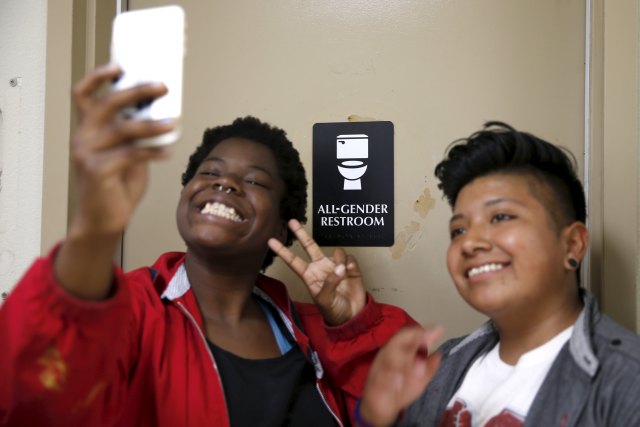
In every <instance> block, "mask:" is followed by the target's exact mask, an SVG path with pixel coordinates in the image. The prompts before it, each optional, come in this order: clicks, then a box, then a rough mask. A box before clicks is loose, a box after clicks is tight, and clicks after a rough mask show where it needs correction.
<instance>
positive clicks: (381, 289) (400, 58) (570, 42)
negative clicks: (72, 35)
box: [43, 0, 639, 336]
mask: <svg viewBox="0 0 640 427" xmlns="http://www.w3.org/2000/svg"><path fill="white" fill-rule="evenodd" d="M87 3H88V4H89V3H91V2H87ZM130 3H131V4H132V7H133V8H137V7H144V6H147V5H151V4H152V3H153V4H159V3H160V2H150V1H141V0H131V1H130ZM181 3H182V4H183V5H184V6H185V9H186V10H187V14H188V19H189V22H188V25H189V27H188V28H189V30H188V31H189V39H188V40H189V41H188V55H189V56H188V58H187V63H186V81H185V99H186V105H185V125H186V126H185V127H186V132H185V137H184V139H183V140H182V141H181V142H180V143H179V144H178V145H176V146H175V147H174V151H175V153H174V156H173V158H172V159H171V160H170V161H168V162H166V163H164V164H162V165H157V166H155V167H154V169H153V172H152V185H151V188H150V191H149V194H148V197H147V198H146V199H145V201H144V203H143V205H142V206H141V208H140V209H139V212H138V213H137V216H136V218H135V220H134V223H133V224H132V226H131V227H130V229H129V230H128V232H127V235H126V241H125V243H126V244H125V267H133V266H137V265H140V264H142V263H148V262H151V261H152V260H153V258H155V256H156V255H157V254H158V253H159V252H160V251H162V250H169V249H181V248H182V243H181V242H180V240H179V237H178V236H177V233H176V232H175V226H174V218H173V217H174V205H175V202H176V200H177V193H178V191H179V184H178V180H179V174H180V172H181V171H182V169H183V167H184V165H185V163H186V156H187V154H188V153H189V152H190V151H191V149H192V148H193V147H194V146H195V144H196V143H197V142H198V141H199V139H200V135H201V132H202V130H203V129H204V128H205V127H207V126H212V125H216V124H221V123H227V122H229V121H230V120H231V119H233V118H234V117H236V116H239V115H244V114H255V115H257V116H259V117H261V118H263V119H265V120H268V121H271V122H273V123H274V124H277V125H279V126H282V127H284V128H285V129H287V130H288V132H289V135H290V137H291V138H292V139H293V140H294V142H295V143H296V145H297V146H298V147H299V148H300V151H301V153H302V156H303V161H304V162H305V164H306V165H307V167H308V168H310V164H311V158H310V153H311V151H310V144H311V126H312V125H313V123H314V122H322V121H344V120H347V119H348V118H349V117H354V116H355V117H366V118H373V119H381V120H391V121H393V122H394V124H395V128H396V154H395V156H396V159H395V164H396V178H395V179H396V188H395V190H396V212H397V217H396V224H395V226H396V233H397V239H396V240H397V244H396V246H395V247H394V248H391V249H389V248H360V249H355V250H354V252H355V253H356V255H357V256H358V257H359V258H360V260H361V262H362V264H363V268H364V270H365V272H366V275H367V276H366V277H367V280H368V282H367V283H368V285H369V287H370V288H371V290H372V291H373V292H374V293H375V295H376V297H378V298H379V299H381V300H383V301H387V302H390V303H395V304H400V305H403V306H404V307H406V308H407V309H408V310H409V311H410V312H411V314H413V315H414V316H415V317H416V318H417V319H418V320H420V321H422V322H425V323H434V322H442V323H444V324H445V325H446V326H447V328H448V335H450V336H451V335H457V334H460V333H464V332H465V331H467V330H468V329H470V328H471V327H472V326H475V325H476V324H477V323H478V322H479V321H480V320H481V319H480V317H479V316H478V315H476V314H474V313H472V312H471V311H470V310H469V309H468V308H467V307H466V306H464V304H462V303H461V302H460V301H459V299H458V296H457V294H456V293H455V291H454V289H453V287H452V285H451V284H450V280H449V278H448V275H447V273H446V270H445V267H444V250H445V247H446V242H447V236H446V234H447V233H446V227H445V224H446V220H447V218H448V215H449V211H448V208H447V207H446V205H445V204H444V202H443V201H442V199H441V196H440V194H439V193H438V191H437V189H436V187H435V182H434V180H433V178H432V170H433V167H434V165H435V164H436V163H437V161H438V160H439V159H440V158H441V156H442V154H443V152H444V149H445V147H446V145H447V144H448V143H449V142H450V141H451V140H453V139H455V138H458V137H461V136H465V135H467V134H469V133H470V132H472V131H474V130H476V129H477V128H479V127H480V126H481V124H482V122H483V121H485V120H488V119H502V120H506V121H508V122H510V123H512V124H513V125H515V126H517V127H520V128H522V129H525V130H529V131H532V132H534V133H538V134H540V136H542V137H545V138H548V139H549V140H551V141H553V142H556V143H560V144H563V145H565V146H568V147H569V148H570V149H571V150H572V151H573V152H574V153H575V154H576V155H577V157H578V159H579V160H580V161H581V162H582V152H583V149H584V145H583V142H584V141H583V139H584V131H583V129H585V128H586V129H587V130H589V132H590V133H589V135H587V136H590V137H591V140H590V142H591V145H587V148H588V149H589V150H591V153H593V156H592V157H591V160H590V162H589V165H590V172H591V175H590V178H591V179H590V181H591V184H592V185H591V186H590V189H591V192H590V198H591V201H592V204H591V207H590V221H591V222H592V223H591V224H590V227H591V229H592V230H593V231H594V243H595V245H594V248H593V250H592V256H593V258H594V259H593V260H592V263H591V272H592V283H593V284H594V290H596V291H598V294H599V295H601V296H602V299H603V301H604V307H605V309H606V310H607V311H608V312H609V313H610V314H612V315H613V316H614V317H616V318H617V319H619V320H621V321H622V322H623V323H625V324H626V325H627V326H630V327H635V326H636V324H637V322H638V316H637V314H636V311H637V309H638V304H637V297H636V292H637V286H636V283H637V279H636V272H637V261H636V257H637V251H636V243H635V242H636V240H637V237H638V235H639V234H638V214H637V211H636V209H635V205H636V203H637V198H638V194H637V193H638V191H637V187H638V185H637V177H636V170H637V158H636V157H635V155H636V151H635V150H637V143H638V135H637V125H638V123H637V120H638V119H637V117H638V111H639V109H638V102H637V88H638V86H637V84H638V69H637V57H638V29H637V23H638V16H637V9H638V6H637V2H634V1H623V2H616V4H612V3H611V2H609V3H607V5H606V7H605V5H604V2H603V1H601V0H596V1H594V2H593V12H594V18H593V23H594V26H593V39H592V56H593V66H592V69H591V83H592V84H591V87H592V91H591V98H590V101H591V103H590V104H588V105H590V108H587V110H588V111H589V112H590V113H591V116H590V121H589V122H587V123H586V127H585V121H584V118H583V117H584V115H583V112H584V105H585V103H584V91H583V87H584V66H583V62H584V59H585V55H584V35H585V25H584V21H585V20H584V17H585V12H586V7H585V4H586V3H585V2H584V1H581V0H569V1H562V2H559V1H556V0H543V1H522V2H513V1H510V0H487V1H484V2H476V1H471V0H466V1H463V0H457V1H447V2H442V1H435V0H432V1H425V0H414V1H404V2H388V1H382V0H377V1H376V0H373V1H371V0H370V1H349V2H300V1H294V0H277V1H275V0H274V1H270V2H258V1H256V2H252V3H251V7H248V6H247V5H246V4H245V3H247V2H237V1H231V0H220V1H216V2H201V1H196V0H192V1H183V2H181ZM605 9H606V13H605ZM67 13H70V12H67ZM70 20H71V18H70V17H62V18H60V22H62V23H64V22H65V21H66V22H67V23H68V22H69V21H70ZM60 22H59V24H60ZM98 56H99V54H98ZM64 67H66V65H65V64H64V61H62V63H61V64H51V67H50V68H49V69H48V74H47V75H48V76H49V75H50V73H53V72H55V69H56V68H57V69H58V71H60V70H63V69H64ZM47 105H49V104H47ZM60 105H62V106H64V105H68V104H65V103H64V102H61V104H60ZM50 108H53V107H52V106H48V107H47V109H48V110H49V109H50ZM604 141H607V144H605V143H604ZM48 143H49V142H48ZM612 144H613V145H612ZM625 150H631V151H630V152H631V155H628V154H627V155H625V153H629V151H625ZM62 172H63V173H62V176H57V175H54V174H53V173H52V171H49V172H47V169H46V168H45V181H47V180H49V181H50V182H49V188H50V189H51V191H52V194H49V193H48V196H49V197H51V196H52V195H58V196H60V197H65V198H66V185H67V183H66V182H65V181H64V178H63V176H64V171H62ZM309 172H310V169H309ZM616 180H619V181H621V182H617V181H616ZM56 184H57V185H56ZM604 194H606V195H607V197H604ZM431 204H432V205H433V206H432V207H430V206H431ZM425 211H426V214H424V212H425ZM605 230H606V232H605ZM43 233H48V234H49V235H52V236H62V235H63V234H64V229H63V227H61V226H59V225H55V226H54V227H52V228H51V229H47V230H46V231H43ZM270 272H271V273H272V274H273V275H276V276H278V277H281V278H284V279H285V280H286V281H287V282H288V283H289V284H290V287H291V289H292V292H293V293H294V295H298V296H300V297H304V291H303V290H302V289H301V287H300V286H299V285H298V284H297V280H296V279H295V278H294V277H293V276H292V275H291V274H289V273H288V272H287V271H286V269H284V268H283V267H282V266H281V265H276V266H275V267H274V268H273V269H272V270H271V271H270ZM600 277H604V278H605V279H606V280H605V282H604V284H605V285H603V286H599V278H600ZM594 278H595V280H593V279H594Z"/></svg>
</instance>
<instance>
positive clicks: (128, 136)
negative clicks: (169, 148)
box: [73, 65, 176, 150]
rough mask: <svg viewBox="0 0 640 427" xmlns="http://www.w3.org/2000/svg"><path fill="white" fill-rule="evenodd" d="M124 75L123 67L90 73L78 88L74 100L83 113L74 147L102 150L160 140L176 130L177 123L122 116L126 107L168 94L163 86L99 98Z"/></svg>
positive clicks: (144, 85)
mask: <svg viewBox="0 0 640 427" xmlns="http://www.w3.org/2000/svg"><path fill="white" fill-rule="evenodd" d="M120 73H121V70H120V68H119V67H117V66H115V65H107V66H104V67H101V68H98V69H97V70H96V71H94V72H92V73H89V74H88V75H87V76H86V77H85V78H83V79H82V80H80V81H79V82H78V83H77V84H76V85H75V86H74V89H73V98H74V101H75V104H76V107H77V109H78V112H79V127H78V130H77V131H76V133H75V134H74V138H73V139H74V141H73V142H74V146H76V147H78V146H84V147H87V148H91V149H97V150H100V149H105V148H108V147H111V146H114V145H118V144H122V143H124V142H127V141H130V140H134V139H141V138H148V137H153V136H157V135H160V134H162V133H165V132H169V131H171V130H172V129H174V128H175V125H176V123H174V122H172V121H159V122H154V121H149V120H146V121H145V120H126V119H124V118H123V117H121V115H120V111H122V110H123V109H124V108H126V107H130V106H135V105H137V104H140V103H141V102H146V101H148V100H150V99H155V98H158V97H161V96H163V95H164V94H166V93H167V88H166V86H164V85H163V84H161V83H150V84H142V85H138V86H134V87H132V88H128V89H124V90H118V91H108V92H107V93H106V94H105V95H102V96H97V93H98V90H99V89H100V88H101V87H102V86H103V85H104V84H106V83H107V82H109V81H111V80H113V79H115V78H116V77H118V76H119V75H120Z"/></svg>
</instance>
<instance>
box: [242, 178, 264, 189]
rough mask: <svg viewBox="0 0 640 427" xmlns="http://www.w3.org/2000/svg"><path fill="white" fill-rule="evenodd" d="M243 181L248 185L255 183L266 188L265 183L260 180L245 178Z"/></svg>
mask: <svg viewBox="0 0 640 427" xmlns="http://www.w3.org/2000/svg"><path fill="white" fill-rule="evenodd" d="M245 182H246V183H247V184H250V185H256V186H258V187H262V188H268V187H267V185H266V184H263V183H262V182H260V181H256V180H255V179H247V180H245Z"/></svg>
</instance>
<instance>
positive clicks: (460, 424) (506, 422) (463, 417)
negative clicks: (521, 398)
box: [438, 400, 524, 427]
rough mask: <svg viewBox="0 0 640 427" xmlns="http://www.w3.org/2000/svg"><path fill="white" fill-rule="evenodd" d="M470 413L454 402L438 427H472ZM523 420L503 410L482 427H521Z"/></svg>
mask: <svg viewBox="0 0 640 427" xmlns="http://www.w3.org/2000/svg"><path fill="white" fill-rule="evenodd" d="M472 421H473V419H472V416H471V411H469V408H468V407H467V404H466V403H465V402H461V401H459V400H456V402H455V403H454V404H453V406H452V407H451V408H448V409H447V410H446V411H445V412H444V414H443V415H442V418H441V419H440V424H438V427H472V425H473V424H472ZM523 424H524V420H523V419H521V418H520V417H519V416H518V415H517V414H514V413H513V412H511V411H509V410H508V409H503V410H502V412H500V413H499V414H498V415H496V416H495V417H493V418H491V419H490V420H489V421H487V423H486V424H485V425H484V426H483V427H522V425H523Z"/></svg>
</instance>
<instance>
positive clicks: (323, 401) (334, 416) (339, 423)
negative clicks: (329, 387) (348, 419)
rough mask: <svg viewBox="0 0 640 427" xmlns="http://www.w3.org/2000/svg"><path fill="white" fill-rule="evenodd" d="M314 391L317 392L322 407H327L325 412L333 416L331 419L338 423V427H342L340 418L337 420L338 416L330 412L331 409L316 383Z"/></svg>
mask: <svg viewBox="0 0 640 427" xmlns="http://www.w3.org/2000/svg"><path fill="white" fill-rule="evenodd" d="M316 390H318V393H319V394H320V398H321V399H322V403H324V406H326V407H327V410H328V411H329V413H330V414H331V415H332V416H333V418H335V420H336V421H337V422H338V425H339V426H340V427H343V424H342V421H340V418H338V416H337V415H336V414H335V413H334V412H333V411H332V410H331V407H330V406H329V404H328V403H327V401H326V400H325V398H324V394H323V393H322V390H320V384H318V382H317V381H316Z"/></svg>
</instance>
